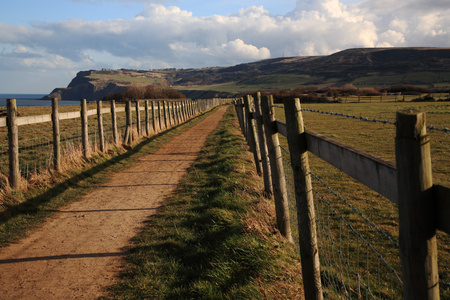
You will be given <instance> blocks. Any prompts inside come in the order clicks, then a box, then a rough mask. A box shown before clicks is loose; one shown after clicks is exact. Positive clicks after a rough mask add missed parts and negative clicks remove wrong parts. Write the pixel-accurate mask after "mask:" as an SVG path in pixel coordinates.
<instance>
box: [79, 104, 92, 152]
mask: <svg viewBox="0 0 450 300" xmlns="http://www.w3.org/2000/svg"><path fill="white" fill-rule="evenodd" d="M88 126H89V125H88V115H87V105H86V99H81V134H82V139H81V140H82V145H83V156H84V158H89V156H90V155H91V153H90V147H89V127H88Z"/></svg>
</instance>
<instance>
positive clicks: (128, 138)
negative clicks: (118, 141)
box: [123, 101, 133, 144]
mask: <svg viewBox="0 0 450 300" xmlns="http://www.w3.org/2000/svg"><path fill="white" fill-rule="evenodd" d="M125 115H126V126H125V137H124V139H123V140H124V143H126V144H131V143H132V142H133V120H132V119H133V117H132V114H131V101H127V102H126V104H125Z"/></svg>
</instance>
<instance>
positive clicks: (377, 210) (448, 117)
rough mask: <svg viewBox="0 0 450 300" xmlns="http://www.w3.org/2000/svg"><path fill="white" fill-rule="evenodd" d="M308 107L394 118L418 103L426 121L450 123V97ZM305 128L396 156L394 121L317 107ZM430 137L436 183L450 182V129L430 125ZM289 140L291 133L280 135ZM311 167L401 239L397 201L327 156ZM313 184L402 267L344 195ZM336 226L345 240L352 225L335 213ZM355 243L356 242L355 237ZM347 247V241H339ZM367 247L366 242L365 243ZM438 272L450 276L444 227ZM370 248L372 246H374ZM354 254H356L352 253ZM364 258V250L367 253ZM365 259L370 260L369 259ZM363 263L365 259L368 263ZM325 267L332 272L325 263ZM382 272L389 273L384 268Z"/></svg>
mask: <svg viewBox="0 0 450 300" xmlns="http://www.w3.org/2000/svg"><path fill="white" fill-rule="evenodd" d="M302 107H303V108H309V109H317V110H321V111H328V112H330V111H331V112H336V113H344V114H350V115H356V116H358V117H359V116H364V117H368V118H370V119H373V118H376V119H378V120H389V121H395V115H396V111H398V110H402V109H407V108H415V109H417V110H419V111H424V112H426V113H427V124H428V125H430V124H433V125H434V126H436V127H447V128H450V103H448V102H434V103H413V102H386V103H335V104H302ZM276 115H277V119H281V120H284V110H283V109H280V108H277V109H276ZM303 118H304V123H305V128H306V130H310V131H315V132H318V133H320V134H323V135H325V136H327V137H331V138H333V139H335V140H338V141H340V142H343V143H345V144H348V145H351V146H353V147H356V148H359V149H362V150H364V151H366V152H369V153H371V154H374V155H377V156H380V157H382V158H385V159H387V160H390V161H395V126H393V125H389V124H386V125H385V124H382V123H373V122H363V121H360V120H354V119H348V118H344V117H340V116H330V115H324V114H318V113H313V112H306V111H305V112H303ZM429 135H430V138H431V157H432V167H433V180H434V182H435V183H436V184H442V185H446V186H450V135H449V134H448V133H444V132H439V131H429ZM280 141H281V142H282V143H284V145H285V146H286V139H280ZM309 159H310V166H311V171H312V172H313V173H315V174H317V175H318V176H319V177H320V178H321V179H322V180H324V181H325V182H326V183H327V184H328V185H329V186H330V187H332V189H333V190H334V191H336V192H337V193H339V194H340V195H341V196H342V197H343V198H344V199H346V200H347V201H348V202H349V203H351V204H352V205H353V206H354V207H356V208H357V210H358V211H360V212H362V213H363V214H364V215H365V216H366V217H367V218H368V219H370V220H371V221H372V222H373V223H375V224H376V225H377V226H378V227H380V228H382V229H383V230H384V231H385V232H386V233H388V234H389V235H390V236H392V237H393V238H394V239H395V240H397V241H398V210H397V206H396V205H395V204H394V203H392V202H391V201H389V200H387V199H386V198H384V197H382V196H380V195H378V194H377V193H375V192H373V191H371V190H370V189H369V188H367V187H365V186H364V185H362V184H360V183H358V182H357V181H355V180H354V179H352V178H350V177H349V176H347V175H345V174H344V173H342V172H340V171H339V170H337V169H336V168H334V167H333V166H331V165H329V164H327V163H325V162H323V161H322V160H320V159H319V158H317V157H315V156H314V155H312V154H310V155H309ZM313 187H314V189H317V190H318V191H319V192H320V193H321V194H323V195H326V198H327V200H329V201H331V203H332V205H333V207H334V208H335V209H336V210H337V211H338V213H339V214H341V215H343V216H345V218H346V219H348V220H351V223H352V225H353V226H354V227H355V228H356V229H357V231H358V232H360V233H361V234H362V235H363V236H364V238H366V239H367V240H368V241H369V242H370V243H371V244H372V245H373V246H374V248H375V249H376V250H377V251H378V252H379V253H380V254H381V255H383V257H385V259H386V260H387V261H388V262H389V264H390V265H391V266H393V267H394V268H395V269H396V270H397V272H398V273H401V267H400V261H399V252H398V250H397V249H396V248H395V247H393V246H392V245H391V244H390V243H389V242H387V241H386V240H385V239H384V238H383V237H382V236H381V235H380V234H378V233H376V232H375V231H374V229H372V228H371V227H370V226H368V225H367V224H366V223H365V222H364V221H363V220H362V219H361V218H359V217H357V215H356V214H355V213H354V212H353V211H351V210H349V208H348V207H347V206H346V205H345V204H343V203H342V201H341V200H339V199H337V198H336V197H335V196H333V195H332V194H330V193H329V191H327V189H326V188H325V187H323V186H322V185H321V184H320V183H319V182H318V181H317V180H313ZM318 198H319V197H316V209H319V208H320V207H322V212H325V213H328V212H327V209H328V208H327V207H326V206H325V207H324V206H322V205H321V204H320V203H319V202H321V201H319V200H318ZM327 222H329V224H330V225H331V227H333V228H334V230H333V231H332V233H329V236H334V237H335V238H336V240H340V237H341V236H344V237H345V239H344V241H345V240H346V239H347V238H346V232H347V228H346V227H345V226H342V224H341V221H340V219H339V218H336V217H335V216H334V215H333V214H331V217H330V218H329V219H328V220H327ZM349 244H350V248H351V247H352V244H353V247H355V245H354V244H355V241H354V240H352V241H351V242H350V243H349ZM340 246H341V247H342V248H343V249H346V247H347V245H346V244H345V242H344V244H343V245H340ZM362 250H363V251H366V249H365V248H363V249H362ZM438 251H439V257H438V260H439V274H440V276H441V278H442V279H443V280H444V281H445V282H450V254H449V253H450V237H449V235H448V234H445V233H443V232H439V233H438ZM369 252H370V251H369ZM351 257H356V253H353V254H352V256H351ZM364 259H365V256H364ZM364 264H365V261H364ZM364 264H363V265H364ZM377 268H378V261H377V258H376V257H371V258H370V260H369V270H371V271H370V274H371V276H372V278H371V280H372V281H375V282H376V281H377V278H376V277H377V274H378V270H377ZM324 271H326V272H330V270H329V269H327V268H325V269H324ZM382 274H388V271H387V270H383V272H382ZM441 298H442V299H450V294H449V291H448V290H446V289H445V288H444V287H443V286H441Z"/></svg>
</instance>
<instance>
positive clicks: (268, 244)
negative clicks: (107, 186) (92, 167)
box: [108, 110, 303, 299]
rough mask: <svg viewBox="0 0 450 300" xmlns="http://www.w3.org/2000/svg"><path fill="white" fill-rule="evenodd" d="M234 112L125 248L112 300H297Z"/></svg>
mask: <svg viewBox="0 0 450 300" xmlns="http://www.w3.org/2000/svg"><path fill="white" fill-rule="evenodd" d="M253 170H254V166H253V165H252V160H251V158H250V157H249V153H248V151H247V146H246V145H245V143H244V141H243V139H242V137H241V136H240V135H239V132H238V129H237V128H236V125H235V118H234V115H233V113H232V110H228V112H227V114H226V116H225V118H224V120H222V121H221V123H220V125H219V127H218V128H217V129H216V130H215V131H214V132H213V134H212V135H210V137H209V138H208V140H207V144H206V146H205V147H204V149H203V150H202V151H201V154H200V157H199V158H198V160H197V161H196V162H195V163H194V164H193V165H192V166H191V167H190V168H189V171H188V174H187V175H186V176H185V177H184V178H183V179H182V182H181V183H180V185H179V187H178V190H177V192H176V193H175V195H174V196H172V197H170V198H169V199H168V200H167V201H166V203H165V205H164V207H163V208H162V209H161V210H160V211H159V212H158V213H157V214H156V215H155V216H152V217H150V218H149V219H148V221H147V226H146V228H145V229H144V230H143V232H142V233H141V235H140V236H139V237H136V238H135V239H134V243H133V245H132V246H131V247H130V248H129V251H130V256H129V258H128V265H127V267H126V269H125V271H124V273H123V275H122V282H121V283H119V284H117V285H116V286H114V287H112V288H111V293H110V295H109V296H108V298H113V299H296V298H300V299H301V298H302V297H303V293H302V290H301V281H300V280H301V279H300V275H299V274H300V270H299V263H298V261H297V259H296V251H295V249H294V247H293V245H291V244H289V243H287V242H286V240H285V239H283V238H281V237H280V236H279V234H276V235H274V234H273V233H274V232H276V229H275V224H274V208H273V205H272V204H270V203H269V201H268V200H267V199H265V198H264V197H263V196H262V186H261V179H260V178H257V177H256V176H255V174H254V171H253Z"/></svg>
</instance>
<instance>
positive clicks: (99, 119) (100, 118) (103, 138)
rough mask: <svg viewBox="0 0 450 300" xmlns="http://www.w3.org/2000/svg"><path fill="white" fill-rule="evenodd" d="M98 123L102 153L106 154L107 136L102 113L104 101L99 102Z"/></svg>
mask: <svg viewBox="0 0 450 300" xmlns="http://www.w3.org/2000/svg"><path fill="white" fill-rule="evenodd" d="M97 123H98V138H99V140H100V151H101V152H105V151H106V147H105V134H104V131H103V113H102V101H101V100H98V101H97Z"/></svg>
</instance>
